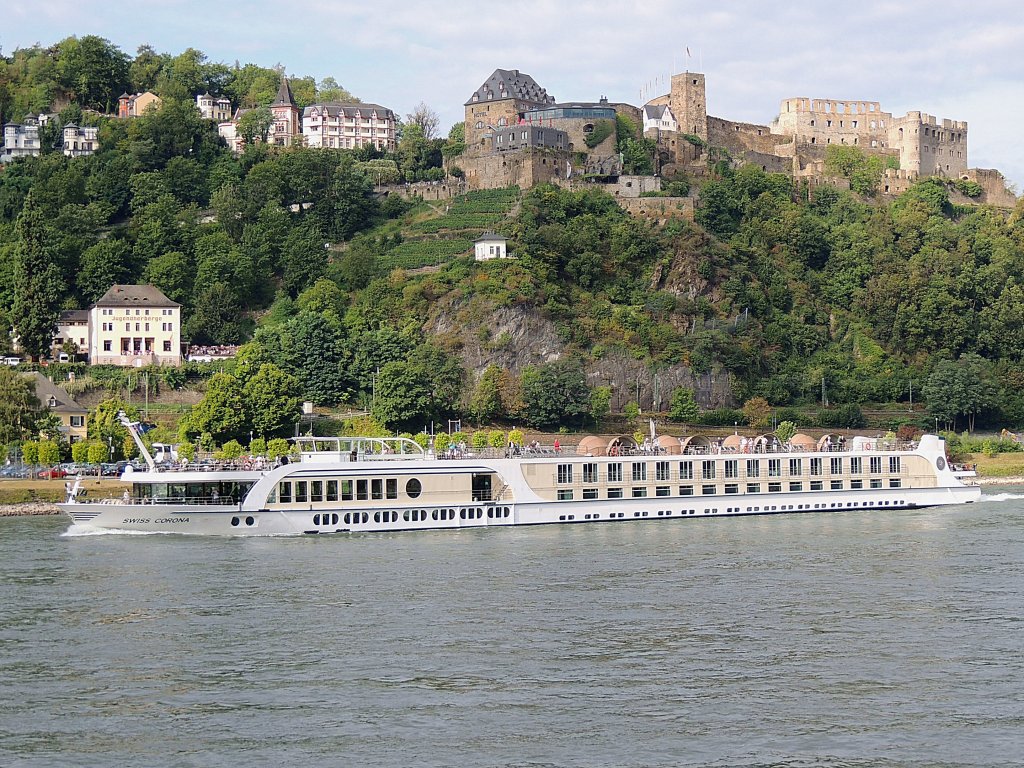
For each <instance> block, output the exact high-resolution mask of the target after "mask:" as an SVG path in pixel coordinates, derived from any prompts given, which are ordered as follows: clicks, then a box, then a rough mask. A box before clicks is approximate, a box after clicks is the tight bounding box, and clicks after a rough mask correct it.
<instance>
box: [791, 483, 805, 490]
mask: <svg viewBox="0 0 1024 768" xmlns="http://www.w3.org/2000/svg"><path fill="white" fill-rule="evenodd" d="M803 489H804V484H803V483H793V482H791V483H790V484H789V490H791V491H802V490H803Z"/></svg>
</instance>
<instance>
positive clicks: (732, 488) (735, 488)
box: [725, 483, 740, 493]
mask: <svg viewBox="0 0 1024 768" xmlns="http://www.w3.org/2000/svg"><path fill="white" fill-rule="evenodd" d="M725 492H726V493H739V492H740V486H739V483H726V484H725Z"/></svg>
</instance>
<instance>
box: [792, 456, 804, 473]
mask: <svg viewBox="0 0 1024 768" xmlns="http://www.w3.org/2000/svg"><path fill="white" fill-rule="evenodd" d="M803 473H804V460H803V459H790V460H789V475H790V477H799V476H800V475H802V474H803Z"/></svg>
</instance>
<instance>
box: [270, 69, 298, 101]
mask: <svg viewBox="0 0 1024 768" xmlns="http://www.w3.org/2000/svg"><path fill="white" fill-rule="evenodd" d="M270 106H272V107H294V106H295V97H294V96H292V87H291V86H290V85H288V78H287V77H284V76H282V77H281V85H280V86H278V89H277V98H276V99H274V103H273V104H271V105H270Z"/></svg>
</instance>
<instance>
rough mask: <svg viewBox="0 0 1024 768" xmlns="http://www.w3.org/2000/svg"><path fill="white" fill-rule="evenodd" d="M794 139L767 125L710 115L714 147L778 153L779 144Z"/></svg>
mask: <svg viewBox="0 0 1024 768" xmlns="http://www.w3.org/2000/svg"><path fill="white" fill-rule="evenodd" d="M792 141H793V139H792V138H791V137H788V136H779V135H778V134H774V133H772V131H771V128H769V127H768V126H767V125H755V124H753V123H737V122H734V121H732V120H725V119H723V118H721V117H711V116H710V115H709V116H708V143H709V144H711V146H713V147H725V148H726V149H728V150H729V151H730V152H733V153H739V152H744V151H751V152H758V153H760V154H763V155H771V154H777V147H778V145H779V144H790V143H792Z"/></svg>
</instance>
